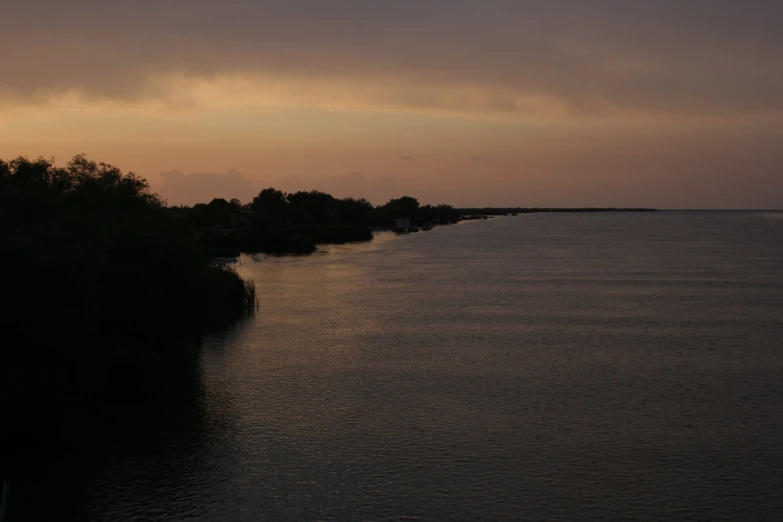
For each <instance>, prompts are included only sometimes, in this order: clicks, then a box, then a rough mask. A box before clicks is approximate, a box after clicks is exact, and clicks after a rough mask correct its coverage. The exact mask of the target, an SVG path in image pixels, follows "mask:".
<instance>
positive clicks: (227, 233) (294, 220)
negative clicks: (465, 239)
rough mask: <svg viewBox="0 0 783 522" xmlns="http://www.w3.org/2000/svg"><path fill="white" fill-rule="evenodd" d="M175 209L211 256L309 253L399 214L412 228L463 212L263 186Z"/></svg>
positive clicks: (364, 234) (362, 235) (408, 201)
mask: <svg viewBox="0 0 783 522" xmlns="http://www.w3.org/2000/svg"><path fill="white" fill-rule="evenodd" d="M171 212H172V213H174V214H175V215H177V216H179V217H180V218H182V219H183V220H184V221H185V222H188V223H190V224H191V225H192V226H193V227H194V228H195V230H196V233H197V234H198V235H199V237H200V238H201V240H202V243H203V249H204V251H205V252H207V253H208V254H209V255H213V256H236V255H238V254H239V253H240V252H266V253H273V254H309V253H312V252H314V251H315V250H316V245H317V244H319V243H346V242H349V241H369V240H370V239H372V237H373V235H372V230H373V229H392V228H394V226H395V220H396V219H397V218H408V219H411V222H412V224H413V225H414V226H420V225H422V224H424V223H432V224H438V223H440V224H446V223H456V222H457V219H458V218H459V212H457V211H456V210H455V209H454V208H452V207H451V206H449V205H439V206H431V205H425V206H420V205H419V202H418V201H417V200H416V199H415V198H412V197H410V196H404V197H401V198H398V199H392V200H390V201H389V202H388V203H386V204H385V205H382V206H379V207H373V205H372V204H371V203H370V202H369V201H367V200H365V199H354V198H344V199H337V198H335V197H333V196H331V195H329V194H325V193H323V192H318V191H315V190H313V191H309V192H295V193H291V194H286V193H284V192H282V191H280V190H276V189H274V188H267V189H264V190H262V191H261V192H260V193H259V194H258V196H256V197H255V198H253V201H252V202H251V203H250V204H248V205H244V206H243V205H242V204H241V203H240V202H239V201H237V200H232V201H230V202H228V201H226V200H223V199H215V200H212V201H211V202H210V203H209V204H200V205H195V206H194V207H192V208H191V207H174V208H172V209H171Z"/></svg>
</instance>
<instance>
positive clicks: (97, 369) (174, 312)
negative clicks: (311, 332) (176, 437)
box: [0, 156, 256, 479]
mask: <svg viewBox="0 0 783 522" xmlns="http://www.w3.org/2000/svg"><path fill="white" fill-rule="evenodd" d="M0 273H2V276H3V288H2V293H1V294H0V295H2V310H3V313H2V314H0V479H2V478H3V477H7V476H13V475H14V474H15V473H18V472H20V466H22V464H21V463H22V461H23V459H25V458H26V457H29V455H30V454H31V452H32V453H38V452H39V451H40V450H41V449H42V448H47V447H51V445H52V444H53V443H54V442H55V441H57V440H59V439H60V438H61V436H64V435H68V434H72V433H79V434H83V433H84V432H86V431H90V430H93V429H100V428H102V427H103V425H104V424H105V423H106V422H107V420H106V419H107V418H108V417H110V416H115V417H116V416H117V415H122V414H123V408H122V407H120V406H118V405H123V404H130V403H139V402H146V403H152V402H155V401H158V400H159V399H160V398H161V397H162V396H164V395H165V392H166V389H167V388H170V387H172V386H175V384H173V383H175V382H176V373H177V371H178V370H179V369H180V368H181V367H183V366H184V365H185V363H186V362H187V361H188V360H189V357H190V356H191V355H192V352H193V351H194V348H193V347H194V344H195V343H194V342H192V340H193V339H197V338H198V337H199V336H200V335H201V334H203V333H205V332H207V331H209V330H213V329H217V328H221V327H223V326H225V325H228V324H230V323H232V322H233V321H235V320H236V319H238V318H239V317H240V316H242V315H243V314H245V313H247V312H248V311H252V310H253V309H254V307H255V302H256V297H255V288H254V287H253V285H252V283H249V282H246V281H244V280H242V279H241V278H240V277H239V276H238V275H237V273H236V272H234V271H233V270H232V269H230V268H227V267H224V266H220V265H217V264H215V263H214V262H211V261H210V260H209V259H208V258H206V257H205V256H204V252H203V250H202V245H201V243H200V242H199V241H198V239H197V238H195V237H194V235H193V233H192V230H191V229H190V227H189V226H187V225H186V224H184V223H183V222H182V221H180V220H178V219H176V218H174V217H173V216H171V214H170V212H169V211H168V210H167V209H166V207H165V205H164V203H163V202H162V201H161V200H160V199H159V198H158V197H157V196H156V195H154V194H152V193H151V192H150V191H149V188H148V185H147V183H146V181H145V180H143V179H142V178H139V177H137V176H135V175H133V174H124V173H123V172H121V171H120V170H119V169H117V168H115V167H112V166H110V165H105V164H96V163H94V162H91V161H88V160H87V159H85V158H84V157H81V156H77V157H75V158H74V159H73V160H72V161H71V162H70V163H69V164H68V165H67V166H66V167H63V168H59V167H55V166H54V165H53V164H52V162H50V161H46V160H43V159H38V160H34V161H31V160H27V159H24V158H20V159H16V160H12V161H0Z"/></svg>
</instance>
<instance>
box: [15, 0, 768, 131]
mask: <svg viewBox="0 0 783 522" xmlns="http://www.w3.org/2000/svg"><path fill="white" fill-rule="evenodd" d="M781 20H783V2H780V1H778V0H747V1H743V2H738V1H735V0H689V1H688V2H682V1H680V0H659V1H656V2H627V1H622V0H594V1H591V2H584V1H582V0H559V1H551V0H528V1H520V0H486V1H482V2H476V1H472V0H440V1H439V0H419V1H416V2H387V1H380V0H332V1H329V2H324V1H320V0H287V1H257V2H248V1H246V0H226V1H223V2H216V1H212V0H210V1H207V0H164V1H161V0H155V1H152V0H137V1H135V2H126V1H114V0H103V1H99V0H72V1H69V2H62V1H60V0H27V1H24V2H21V1H18V0H10V2H5V3H4V7H3V16H2V17H0V35H2V50H0V68H2V70H3V72H4V74H3V76H2V78H0V100H2V102H0V103H5V104H6V105H19V104H44V103H50V102H51V101H52V100H53V99H58V98H60V97H63V96H70V97H75V98H77V99H78V100H80V101H81V102H82V103H99V102H101V103H106V102H114V103H120V104H139V103H153V102H154V103H162V104H165V105H170V106H188V105H189V104H198V103H206V102H212V103H217V102H219V101H220V99H225V100H224V101H226V102H227V103H228V102H230V100H231V97H232V89H237V88H238V87H237V85H240V84H241V85H243V86H244V87H243V89H244V91H245V94H246V95H247V97H249V98H251V97H255V98H257V99H259V100H267V101H269V102H270V103H278V104H312V105H316V106H324V107H326V106H332V107H334V108H337V109H341V108H352V107H359V108H379V109H384V108H391V109H408V110H420V111H467V112H478V113H490V114H507V115H513V116H518V117H524V116H538V115H541V114H547V115H552V114H555V115H565V116H596V115H600V116H603V115H613V114H618V113H621V114H626V113H630V114H646V113H653V114H658V113H663V114H670V113H677V114H692V115H699V116H703V115H719V116H732V115H747V114H759V113H765V112H766V113H768V112H770V111H772V112H778V111H780V110H781V109H783V67H781V66H780V64H781V63H783V31H780V21H781ZM221 82H223V83H221ZM226 82H228V83H226ZM232 82H233V83H232ZM205 85H206V86H209V85H213V86H214V85H223V87H225V88H223V89H222V90H221V91H220V92H214V91H209V89H208V88H206V91H205V90H204V89H205V87H204V86H205Z"/></svg>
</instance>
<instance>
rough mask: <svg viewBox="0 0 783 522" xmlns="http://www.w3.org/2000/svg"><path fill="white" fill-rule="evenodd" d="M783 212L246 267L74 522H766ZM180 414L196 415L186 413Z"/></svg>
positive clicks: (438, 234)
mask: <svg viewBox="0 0 783 522" xmlns="http://www.w3.org/2000/svg"><path fill="white" fill-rule="evenodd" d="M781 216H783V214H781V213H774V212H766V213H764V212H723V213H706V212H692V213H677V212H664V213H657V214H561V215H559V214H542V215H523V216H519V217H507V218H498V219H495V220H489V221H482V222H469V223H463V224H460V225H457V226H450V227H442V228H437V229H435V230H433V231H430V232H421V233H419V234H412V235H409V236H404V237H398V236H390V235H381V236H380V237H378V238H377V239H376V240H375V241H374V242H373V243H371V244H365V245H350V246H340V247H331V248H328V249H326V250H325V251H324V252H323V253H319V254H316V255H313V256H310V257H302V258H278V259H274V258H269V259H266V260H265V261H263V262H262V263H254V262H253V260H252V259H250V258H243V264H241V265H239V271H240V272H241V273H242V274H243V275H244V276H246V277H250V278H252V279H254V280H255V282H256V284H257V287H258V290H259V294H260V298H261V308H260V310H259V312H258V314H257V315H256V316H255V317H254V318H252V319H250V320H247V321H245V322H243V323H241V324H239V325H238V326H237V327H236V328H235V329H233V330H231V331H228V332H224V333H222V334H220V335H215V336H212V337H210V338H208V339H207V340H206V342H205V343H204V348H203V357H202V363H201V367H202V370H201V371H202V375H201V382H202V385H201V391H200V394H199V397H198V399H197V401H196V404H194V412H195V413H193V415H185V417H187V419H188V422H184V421H182V420H181V419H180V417H182V415H174V414H172V417H171V419H170V420H169V421H168V422H163V423H162V424H161V425H160V427H159V429H156V430H155V431H154V433H153V434H150V435H148V436H146V437H136V438H133V439H132V440H125V441H116V443H115V444H114V445H113V446H112V449H111V453H110V455H111V456H110V457H107V459H106V461H105V462H104V463H103V464H102V465H101V466H100V468H99V470H98V471H97V473H96V474H95V475H94V477H93V479H92V481H91V483H90V485H89V487H88V488H87V490H86V493H85V500H84V503H85V512H86V513H88V514H89V518H91V519H93V520H229V521H233V520H236V521H246V520H247V521H250V520H445V519H455V520H482V519H485V520H591V519H616V520H617V519H630V518H632V519H638V520H654V521H661V520H683V519H691V520H696V519H699V520H720V519H725V520H736V519H748V520H763V519H767V520H775V519H778V518H779V516H780V513H783V497H782V496H781V494H782V493H783V413H782V412H781V400H782V399H783V377H782V376H783V371H782V370H783V346H782V345H781V335H782V334H783V278H782V277H781V275H783V219H781ZM194 418H195V420H193V419H194Z"/></svg>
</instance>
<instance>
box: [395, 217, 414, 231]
mask: <svg viewBox="0 0 783 522" xmlns="http://www.w3.org/2000/svg"><path fill="white" fill-rule="evenodd" d="M394 228H395V229H397V230H410V228H411V220H410V218H397V225H396V226H395V227H394Z"/></svg>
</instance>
